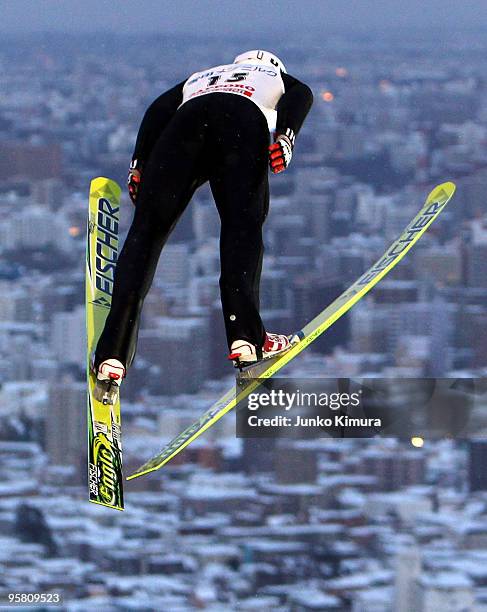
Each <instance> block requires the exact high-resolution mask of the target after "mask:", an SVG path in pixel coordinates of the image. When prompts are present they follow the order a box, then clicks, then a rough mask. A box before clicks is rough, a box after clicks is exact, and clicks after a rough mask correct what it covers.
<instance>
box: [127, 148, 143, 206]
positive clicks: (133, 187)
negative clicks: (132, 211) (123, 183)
mask: <svg viewBox="0 0 487 612" xmlns="http://www.w3.org/2000/svg"><path fill="white" fill-rule="evenodd" d="M141 176H142V173H141V167H140V162H138V161H137V160H136V159H133V160H132V161H131V162H130V169H129V173H128V177H127V188H128V191H129V196H130V199H131V200H132V203H133V204H134V206H135V204H136V203H137V194H138V193H139V185H140V179H141Z"/></svg>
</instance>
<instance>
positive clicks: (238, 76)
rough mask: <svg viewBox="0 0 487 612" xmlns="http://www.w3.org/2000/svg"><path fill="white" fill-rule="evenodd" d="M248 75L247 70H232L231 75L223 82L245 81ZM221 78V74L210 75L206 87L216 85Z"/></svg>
mask: <svg viewBox="0 0 487 612" xmlns="http://www.w3.org/2000/svg"><path fill="white" fill-rule="evenodd" d="M247 76H248V72H234V73H233V74H232V75H231V76H229V77H228V78H226V79H225V83H236V82H237V81H245V79H246V78H247ZM220 79H221V75H215V76H211V77H210V78H209V79H208V87H211V86H212V85H216V84H217V83H218V81H219V80H220Z"/></svg>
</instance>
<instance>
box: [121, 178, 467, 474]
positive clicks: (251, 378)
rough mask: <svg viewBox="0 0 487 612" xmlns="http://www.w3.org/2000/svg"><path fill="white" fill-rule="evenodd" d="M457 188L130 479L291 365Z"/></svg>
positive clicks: (441, 195)
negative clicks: (295, 339)
mask: <svg viewBox="0 0 487 612" xmlns="http://www.w3.org/2000/svg"><path fill="white" fill-rule="evenodd" d="M455 189H456V187H455V185H454V184H453V183H451V182H447V183H443V184H441V185H438V186H437V187H435V189H433V191H432V192H431V193H430V194H429V196H428V198H427V199H426V202H425V204H424V206H423V207H422V208H421V210H420V211H419V213H418V214H417V215H416V216H415V217H414V219H412V221H411V222H410V223H409V224H408V225H407V227H406V228H405V229H404V231H403V232H402V234H401V235H400V236H399V238H398V239H397V240H396V241H395V242H393V243H392V244H391V245H390V247H389V248H388V249H387V250H386V252H385V253H384V255H383V256H382V257H381V258H380V259H379V260H378V261H376V262H375V263H374V264H373V266H372V267H371V268H370V269H369V270H367V272H365V273H364V274H363V275H362V276H361V277H360V278H359V279H358V280H357V281H356V282H355V283H354V284H353V285H352V286H351V287H350V288H349V289H347V290H346V291H344V293H342V294H341V295H340V296H339V297H338V298H337V299H336V300H335V301H333V302H332V303H331V304H330V305H329V306H327V307H326V308H325V309H324V310H323V311H322V312H321V313H320V314H319V315H318V316H316V317H315V318H314V319H313V320H312V321H310V322H309V323H308V324H307V325H306V326H305V327H304V328H303V329H302V334H303V339H302V340H301V342H299V343H297V344H295V345H294V346H292V347H291V348H290V349H289V350H288V351H287V352H286V353H284V354H283V355H282V356H281V357H277V358H275V359H272V360H270V362H269V363H266V362H261V363H259V364H257V366H256V367H255V368H251V369H249V370H247V371H244V373H243V378H245V379H247V382H246V386H244V387H243V388H242V389H241V391H240V392H239V393H238V394H237V393H236V392H235V389H234V388H232V389H230V390H229V391H228V392H227V393H226V394H225V395H223V397H221V398H220V399H219V400H217V402H216V403H215V404H213V406H211V407H210V408H209V409H208V410H207V411H206V412H205V413H204V414H203V415H202V416H201V417H200V418H199V419H198V420H197V421H196V422H195V423H193V424H192V425H190V426H189V427H188V428H187V429H185V430H184V431H183V432H182V433H180V434H179V435H178V436H176V437H175V438H174V439H173V440H171V442H169V443H168V444H167V445H166V446H165V447H164V448H163V449H162V450H161V452H160V453H158V454H157V455H156V456H155V457H153V458H152V459H150V460H149V461H148V462H147V463H145V464H144V465H143V466H141V467H140V468H139V469H138V470H136V471H135V472H134V473H133V474H131V475H130V476H129V477H128V478H127V480H131V479H132V478H137V477H139V476H142V475H144V474H148V473H149V472H153V471H155V470H158V469H159V468H161V467H162V466H163V465H165V464H166V463H168V462H169V461H171V459H173V458H174V457H175V456H176V455H177V454H178V453H180V452H181V451H182V450H183V449H184V448H186V446H188V444H191V442H193V441H194V440H196V438H198V437H199V436H201V434H203V433H204V432H205V431H206V430H207V429H209V428H210V427H211V426H212V425H214V424H215V423H216V422H217V421H218V420H219V419H221V418H222V417H223V416H224V415H225V414H226V413H227V412H229V411H230V410H232V409H233V408H235V406H237V404H238V403H239V402H241V401H242V400H243V399H245V398H246V397H247V396H248V395H249V394H250V393H252V392H253V391H255V389H256V388H257V387H259V385H260V384H261V381H262V380H264V379H267V378H270V377H271V376H274V374H276V372H278V371H279V370H280V369H281V368H283V367H284V366H285V365H287V364H288V363H289V362H290V361H291V360H292V359H294V358H295V357H296V356H297V355H299V353H301V351H303V350H304V349H305V348H306V347H307V346H309V345H310V344H311V343H312V342H313V341H314V340H315V339H316V338H318V336H320V335H321V334H322V333H323V332H324V331H326V330H327V329H328V328H329V327H330V326H331V325H333V323H335V322H336V321H337V320H338V319H339V318H340V317H341V316H343V315H344V314H345V313H346V312H348V311H349V310H350V308H352V306H353V305H354V304H356V303H357V302H358V301H359V300H360V299H361V298H362V297H364V295H365V294H366V293H368V292H369V291H370V290H371V289H372V287H374V286H375V285H376V284H377V283H378V282H379V281H380V280H381V279H382V278H384V276H385V275H386V274H388V272H390V271H391V270H392V268H394V266H396V265H397V264H398V263H399V262H400V261H401V259H402V258H403V257H404V256H405V255H406V253H407V252H408V251H409V250H410V249H411V247H412V246H413V245H414V244H415V243H416V242H417V241H418V240H419V239H420V238H421V236H422V235H423V234H424V232H425V231H426V230H427V229H428V227H429V226H430V225H431V223H433V221H434V220H435V219H436V218H437V217H438V215H439V214H440V213H441V211H442V210H443V209H444V208H445V206H446V204H447V203H448V202H449V200H450V199H451V198H452V196H453V194H454V193H455ZM257 370H259V371H258V373H256V372H257ZM255 376H258V379H256V378H255ZM242 382H244V381H242Z"/></svg>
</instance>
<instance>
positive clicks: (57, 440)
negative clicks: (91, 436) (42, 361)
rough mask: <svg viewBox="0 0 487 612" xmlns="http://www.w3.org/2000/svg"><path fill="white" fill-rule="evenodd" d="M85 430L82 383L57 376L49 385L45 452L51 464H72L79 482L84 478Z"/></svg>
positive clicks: (83, 386)
mask: <svg viewBox="0 0 487 612" xmlns="http://www.w3.org/2000/svg"><path fill="white" fill-rule="evenodd" d="M86 432H87V429H86V385H85V383H81V382H74V381H72V380H66V381H62V380H59V379H58V380H57V381H56V382H55V383H54V384H53V385H51V387H50V388H49V403H48V407H47V419H46V437H45V439H46V452H47V455H48V457H49V462H50V463H51V464H53V465H60V466H64V467H72V468H73V469H74V470H75V474H76V477H77V482H78V483H80V482H82V480H83V479H84V478H85V474H84V473H83V470H82V466H83V465H85V461H86V452H87V451H86V448H87V442H86V440H87V433H86Z"/></svg>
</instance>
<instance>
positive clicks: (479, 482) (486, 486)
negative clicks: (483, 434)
mask: <svg viewBox="0 0 487 612" xmlns="http://www.w3.org/2000/svg"><path fill="white" fill-rule="evenodd" d="M486 466H487V440H469V441H468V483H469V488H470V491H487V470H486Z"/></svg>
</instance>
